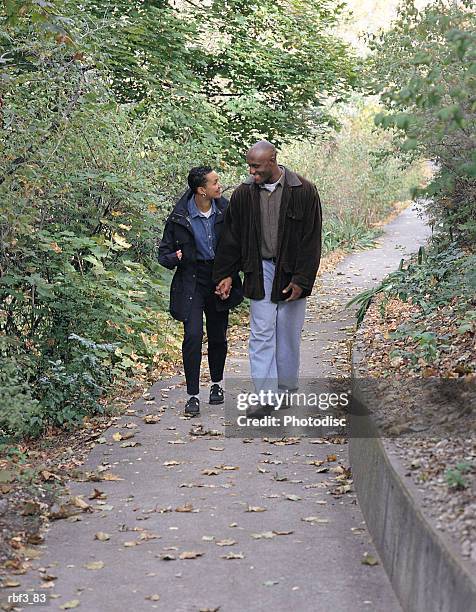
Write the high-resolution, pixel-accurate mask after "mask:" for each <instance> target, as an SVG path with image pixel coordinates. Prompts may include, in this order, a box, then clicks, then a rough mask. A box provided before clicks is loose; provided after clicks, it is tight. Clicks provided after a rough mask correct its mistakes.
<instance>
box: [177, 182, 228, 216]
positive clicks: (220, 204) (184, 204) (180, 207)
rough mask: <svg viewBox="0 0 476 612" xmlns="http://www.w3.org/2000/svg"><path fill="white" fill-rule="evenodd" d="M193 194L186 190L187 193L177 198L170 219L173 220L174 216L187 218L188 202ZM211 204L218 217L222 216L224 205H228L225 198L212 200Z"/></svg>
mask: <svg viewBox="0 0 476 612" xmlns="http://www.w3.org/2000/svg"><path fill="white" fill-rule="evenodd" d="M192 195H193V193H192V190H191V189H187V191H186V192H185V193H184V194H183V195H182V196H181V197H180V198H179V200H178V202H177V204H175V206H174V208H173V210H172V212H171V215H170V216H171V217H172V218H173V217H174V216H175V215H180V216H182V217H188V216H189V212H188V202H189V200H190V198H191V197H192ZM213 203H214V204H215V207H216V213H217V215H218V216H220V215H222V214H223V211H224V210H225V208H226V205H227V204H228V200H227V199H226V198H223V197H221V198H218V199H214V200H213Z"/></svg>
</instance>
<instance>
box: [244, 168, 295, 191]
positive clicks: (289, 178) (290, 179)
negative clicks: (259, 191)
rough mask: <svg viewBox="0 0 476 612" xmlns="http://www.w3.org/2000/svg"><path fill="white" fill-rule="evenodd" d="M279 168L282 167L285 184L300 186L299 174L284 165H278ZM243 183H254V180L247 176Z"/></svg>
mask: <svg viewBox="0 0 476 612" xmlns="http://www.w3.org/2000/svg"><path fill="white" fill-rule="evenodd" d="M279 167H280V168H282V169H283V170H284V183H285V185H288V186H289V187H300V186H301V185H302V181H301V180H300V178H299V176H298V175H297V174H296V173H295V172H293V171H292V170H289V168H286V166H281V165H280V166H279ZM244 183H245V184H247V185H254V184H255V182H254V181H253V177H252V176H249V177H248V178H247V179H246V180H245V181H244Z"/></svg>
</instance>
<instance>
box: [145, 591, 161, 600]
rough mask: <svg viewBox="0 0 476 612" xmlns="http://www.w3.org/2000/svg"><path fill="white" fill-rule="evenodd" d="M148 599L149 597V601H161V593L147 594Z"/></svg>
mask: <svg viewBox="0 0 476 612" xmlns="http://www.w3.org/2000/svg"><path fill="white" fill-rule="evenodd" d="M146 599H148V600H149V601H159V599H160V595H157V593H154V594H153V595H147V597H146Z"/></svg>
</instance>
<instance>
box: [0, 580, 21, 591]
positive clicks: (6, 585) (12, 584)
mask: <svg viewBox="0 0 476 612" xmlns="http://www.w3.org/2000/svg"><path fill="white" fill-rule="evenodd" d="M19 586H20V583H19V582H18V580H15V579H14V578H5V580H3V582H2V587H4V588H8V589H9V588H14V587H19Z"/></svg>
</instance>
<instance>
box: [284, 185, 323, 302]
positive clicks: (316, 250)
mask: <svg viewBox="0 0 476 612" xmlns="http://www.w3.org/2000/svg"><path fill="white" fill-rule="evenodd" d="M309 197H310V202H309V205H308V206H307V207H306V213H305V216H304V220H303V227H304V232H303V235H302V238H301V241H300V245H299V251H298V254H297V257H296V265H295V268H294V274H293V277H292V279H291V283H293V284H295V285H298V287H300V288H301V289H303V290H304V291H308V292H309V291H311V290H312V287H313V285H314V281H315V280H316V274H317V270H318V269H319V263H320V260H321V241H322V208H321V200H320V198H319V194H318V193H317V189H316V188H315V187H314V185H311V188H310V194H309Z"/></svg>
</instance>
